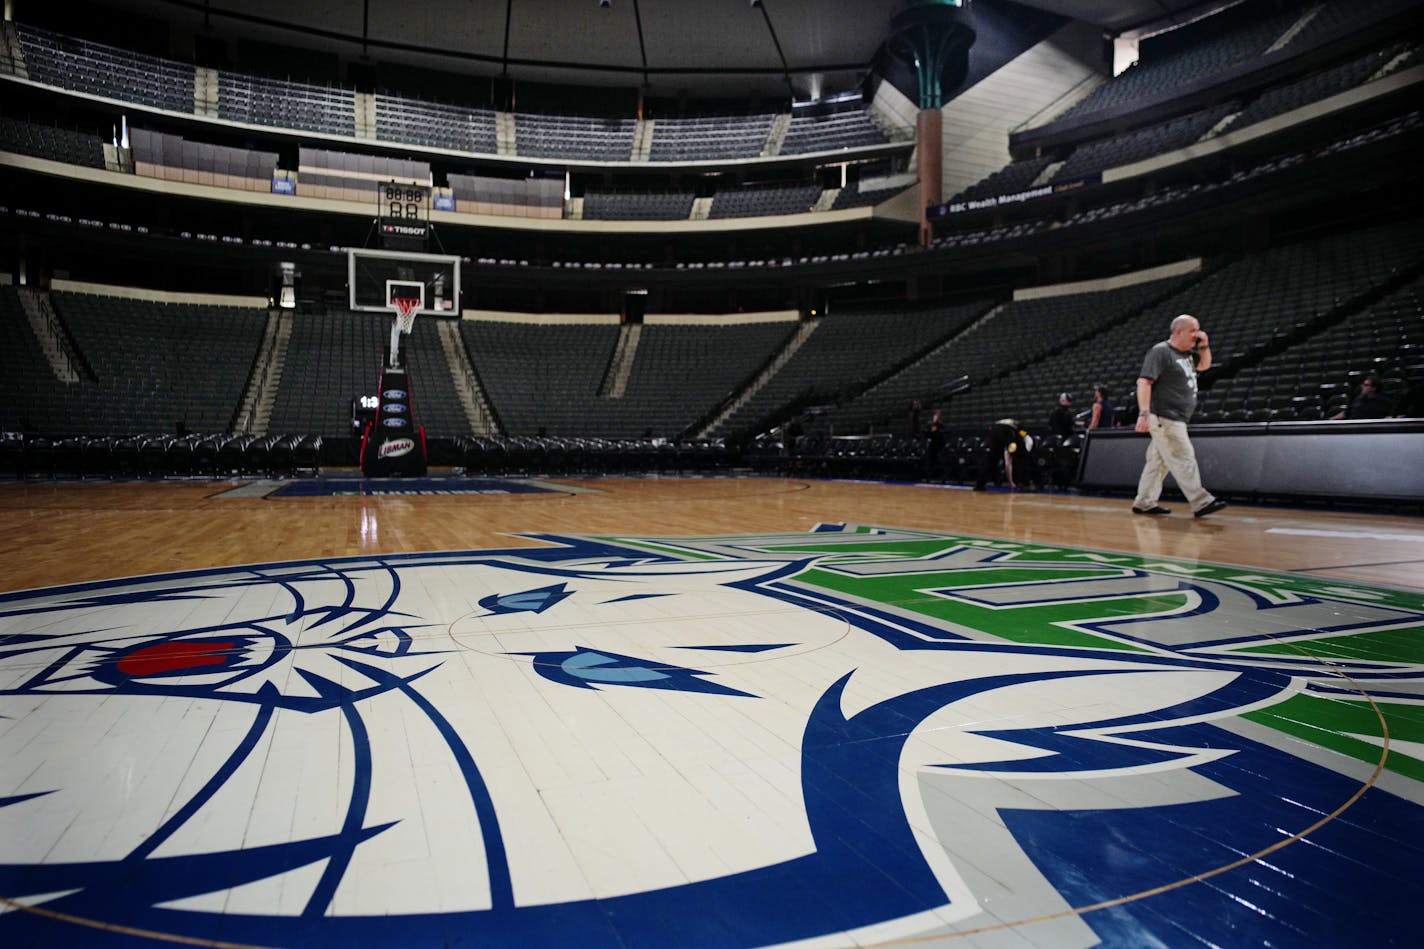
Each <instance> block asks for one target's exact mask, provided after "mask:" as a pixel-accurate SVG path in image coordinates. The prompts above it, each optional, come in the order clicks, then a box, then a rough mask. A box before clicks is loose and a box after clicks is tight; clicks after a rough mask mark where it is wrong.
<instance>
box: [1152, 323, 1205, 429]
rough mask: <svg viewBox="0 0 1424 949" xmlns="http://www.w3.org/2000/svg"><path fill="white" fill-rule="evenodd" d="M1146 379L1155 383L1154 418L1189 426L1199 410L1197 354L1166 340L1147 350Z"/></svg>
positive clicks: (1153, 390)
mask: <svg viewBox="0 0 1424 949" xmlns="http://www.w3.org/2000/svg"><path fill="white" fill-rule="evenodd" d="M1141 376H1142V378H1144V379H1151V380H1152V414H1153V415H1160V416H1162V417H1163V418H1168V419H1173V420H1174V421H1178V422H1186V421H1188V420H1190V419H1191V417H1192V412H1194V411H1196V407H1197V354H1196V353H1195V352H1193V351H1191V350H1188V351H1187V352H1185V353H1184V352H1180V351H1179V350H1176V349H1173V348H1172V344H1171V343H1169V342H1167V341H1166V340H1163V341H1162V342H1160V343H1158V344H1157V345H1156V346H1153V347H1152V348H1151V349H1149V350H1147V358H1145V359H1143V360H1142V373H1141Z"/></svg>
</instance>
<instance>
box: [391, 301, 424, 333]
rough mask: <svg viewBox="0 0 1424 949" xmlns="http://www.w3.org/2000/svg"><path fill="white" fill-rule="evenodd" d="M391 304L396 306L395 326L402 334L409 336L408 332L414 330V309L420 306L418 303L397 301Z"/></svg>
mask: <svg viewBox="0 0 1424 949" xmlns="http://www.w3.org/2000/svg"><path fill="white" fill-rule="evenodd" d="M392 302H394V303H395V306H396V326H397V327H398V328H399V329H400V331H401V332H402V333H404V334H405V335H407V336H409V335H410V331H411V330H412V329H414V328H415V308H416V307H417V306H418V305H419V304H420V301H419V300H415V299H410V300H405V299H397V300H394V301H392Z"/></svg>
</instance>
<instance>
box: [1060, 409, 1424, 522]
mask: <svg viewBox="0 0 1424 949" xmlns="http://www.w3.org/2000/svg"><path fill="white" fill-rule="evenodd" d="M1191 438H1192V445H1193V446H1194V447H1195V448H1196V454H1197V464H1198V465H1199V466H1200V467H1201V472H1202V484H1204V485H1206V487H1207V488H1208V489H1209V490H1210V491H1212V492H1213V493H1214V494H1221V495H1225V496H1228V497H1232V496H1236V497H1272V498H1276V497H1280V498H1328V499H1338V500H1359V501H1416V502H1417V501H1424V420H1420V419H1398V420H1383V421H1377V422H1373V421H1372V422H1349V421H1340V422H1245V423H1235V424H1224V425H1194V426H1192V427H1191ZM1146 451H1147V436H1146V435H1139V434H1137V433H1136V432H1135V431H1132V430H1130V429H1118V430H1113V431H1106V432H1103V431H1096V430H1095V431H1092V432H1089V433H1088V438H1087V441H1086V443H1085V444H1084V446H1083V455H1082V459H1081V460H1080V462H1079V467H1078V481H1079V484H1080V486H1081V487H1084V488H1100V489H1128V490H1133V489H1135V488H1136V487H1137V479H1138V477H1139V476H1140V475H1141V474H1142V463H1143V458H1144V455H1145V453H1146ZM1168 484H1169V485H1172V484H1173V482H1172V479H1171V477H1170V476H1168Z"/></svg>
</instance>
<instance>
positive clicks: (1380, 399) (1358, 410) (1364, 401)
mask: <svg viewBox="0 0 1424 949" xmlns="http://www.w3.org/2000/svg"><path fill="white" fill-rule="evenodd" d="M1389 408H1390V403H1389V397H1388V396H1386V395H1385V394H1384V385H1383V384H1382V383H1381V382H1380V377H1379V376H1377V375H1375V374H1374V373H1370V374H1369V375H1368V376H1365V378H1364V379H1362V380H1361V381H1360V394H1359V395H1357V396H1355V397H1354V398H1353V399H1352V400H1350V404H1349V406H1348V407H1346V408H1345V409H1343V410H1341V411H1339V412H1336V413H1335V414H1334V415H1332V416H1330V418H1331V420H1332V421H1334V420H1336V419H1362V418H1384V417H1386V416H1387V415H1389Z"/></svg>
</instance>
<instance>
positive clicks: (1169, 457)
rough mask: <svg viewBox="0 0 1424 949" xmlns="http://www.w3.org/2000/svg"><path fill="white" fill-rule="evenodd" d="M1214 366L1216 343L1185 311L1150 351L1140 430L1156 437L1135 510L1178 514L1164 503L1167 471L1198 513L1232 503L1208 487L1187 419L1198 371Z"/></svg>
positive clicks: (1142, 382)
mask: <svg viewBox="0 0 1424 949" xmlns="http://www.w3.org/2000/svg"><path fill="white" fill-rule="evenodd" d="M1210 368H1211V341H1210V340H1209V339H1208V338H1207V335H1206V333H1205V332H1203V330H1202V328H1201V324H1200V323H1198V322H1197V319H1196V317H1194V316H1191V315H1190V314H1186V313H1183V314H1182V315H1181V316H1179V317H1177V318H1176V319H1175V320H1173V321H1172V330H1171V334H1170V335H1169V336H1168V337H1167V339H1165V340H1163V341H1162V342H1160V343H1158V344H1157V345H1155V346H1153V347H1152V348H1151V349H1149V350H1148V351H1147V357H1146V358H1145V359H1143V360H1142V373H1141V375H1139V376H1138V379H1137V430H1138V431H1139V432H1146V433H1147V434H1149V435H1151V436H1152V442H1151V444H1149V445H1148V446H1147V462H1146V464H1144V465H1143V467H1142V477H1141V479H1139V480H1138V482H1137V498H1136V500H1134V501H1133V502H1132V513H1134V514H1145V515H1149V516H1161V515H1163V514H1170V513H1172V512H1171V511H1170V510H1169V509H1168V508H1165V507H1163V506H1162V505H1161V504H1159V503H1158V501H1159V500H1160V499H1161V497H1162V481H1163V479H1164V478H1166V477H1167V472H1169V471H1170V472H1171V473H1172V477H1173V478H1175V479H1176V480H1177V487H1179V488H1181V489H1182V493H1183V494H1185V495H1186V496H1187V502H1188V503H1189V504H1191V506H1192V512H1193V513H1194V514H1195V515H1196V516H1197V517H1205V516H1206V515H1208V514H1215V513H1216V512H1217V511H1219V510H1221V509H1222V508H1224V507H1226V502H1225V501H1223V500H1221V499H1220V498H1217V497H1214V496H1213V495H1212V494H1211V492H1210V491H1208V490H1206V488H1203V487H1202V483H1201V472H1199V471H1198V470H1197V455H1196V452H1195V451H1194V450H1193V449H1192V442H1191V439H1189V438H1188V437H1187V421H1188V420H1189V419H1190V418H1191V417H1192V412H1193V411H1195V410H1196V407H1197V373H1198V372H1205V371H1206V370H1208V369H1210Z"/></svg>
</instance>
